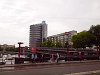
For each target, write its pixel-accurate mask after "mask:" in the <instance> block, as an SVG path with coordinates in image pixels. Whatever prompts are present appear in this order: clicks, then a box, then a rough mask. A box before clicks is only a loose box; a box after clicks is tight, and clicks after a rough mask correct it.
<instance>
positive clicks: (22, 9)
mask: <svg viewBox="0 0 100 75" xmlns="http://www.w3.org/2000/svg"><path fill="white" fill-rule="evenodd" d="M42 21H46V23H47V24H48V36H51V35H55V34H59V33H63V32H67V31H71V30H76V31H78V32H81V31H83V30H89V28H90V26H91V25H97V24H100V0H0V44H11V45H14V44H15V45H16V46H18V45H17V43H18V42H19V41H21V42H23V43H24V44H23V46H28V45H29V26H30V25H32V24H37V23H41V22H42Z"/></svg>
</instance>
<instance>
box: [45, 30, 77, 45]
mask: <svg viewBox="0 0 100 75" xmlns="http://www.w3.org/2000/svg"><path fill="white" fill-rule="evenodd" d="M76 34H77V31H75V30H73V31H69V32H64V33H61V34H57V35H53V36H49V37H47V40H50V41H52V42H53V43H55V44H56V42H60V43H61V44H62V46H63V47H64V46H65V43H66V42H68V44H69V45H72V44H73V43H72V42H71V38H72V36H73V35H76Z"/></svg>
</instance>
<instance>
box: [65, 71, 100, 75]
mask: <svg viewBox="0 0 100 75" xmlns="http://www.w3.org/2000/svg"><path fill="white" fill-rule="evenodd" d="M99 72H100V70H96V71H88V72H79V73H70V74H64V75H85V74H92V73H99Z"/></svg>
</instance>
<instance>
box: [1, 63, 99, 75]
mask: <svg viewBox="0 0 100 75" xmlns="http://www.w3.org/2000/svg"><path fill="white" fill-rule="evenodd" d="M94 70H100V62H85V63H67V64H60V65H45V66H27V67H16V68H15V69H14V70H12V71H1V72H0V75H64V74H70V73H77V72H86V71H94Z"/></svg>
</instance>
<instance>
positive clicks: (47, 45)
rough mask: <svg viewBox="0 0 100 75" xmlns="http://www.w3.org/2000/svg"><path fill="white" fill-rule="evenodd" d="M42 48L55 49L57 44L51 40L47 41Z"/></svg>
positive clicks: (42, 44)
mask: <svg viewBox="0 0 100 75" xmlns="http://www.w3.org/2000/svg"><path fill="white" fill-rule="evenodd" d="M40 46H41V47H55V43H53V42H52V41H50V40H47V41H45V42H43V43H41V45H40Z"/></svg>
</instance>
